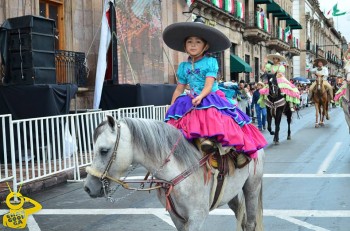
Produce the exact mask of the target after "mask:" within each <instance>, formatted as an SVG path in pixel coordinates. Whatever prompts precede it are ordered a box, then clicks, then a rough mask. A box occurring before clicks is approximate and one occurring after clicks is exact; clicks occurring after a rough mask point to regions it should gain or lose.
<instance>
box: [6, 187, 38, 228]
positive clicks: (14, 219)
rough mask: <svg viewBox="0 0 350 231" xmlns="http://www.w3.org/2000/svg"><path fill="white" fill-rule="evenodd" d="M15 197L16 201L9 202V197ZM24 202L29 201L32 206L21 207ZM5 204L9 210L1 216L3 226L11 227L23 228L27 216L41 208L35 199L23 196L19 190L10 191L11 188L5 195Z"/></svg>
mask: <svg viewBox="0 0 350 231" xmlns="http://www.w3.org/2000/svg"><path fill="white" fill-rule="evenodd" d="M9 188H10V187H9ZM19 191H20V190H19ZM15 197H16V198H17V199H18V200H19V202H18V203H15V202H13V203H12V202H11V199H12V198H15ZM25 202H28V203H31V204H32V205H34V207H30V208H23V205H24V203H25ZM6 205H7V207H9V209H10V212H8V213H6V214H5V215H4V216H3V218H2V224H3V225H4V226H5V227H9V228H13V229H23V228H25V227H26V225H27V219H28V216H29V215H31V214H33V213H36V212H38V211H39V210H40V209H41V208H42V206H41V205H40V204H39V203H38V202H36V201H35V200H32V199H30V198H29V197H25V196H23V195H22V194H21V193H20V192H12V191H11V189H10V193H9V195H7V197H6Z"/></svg>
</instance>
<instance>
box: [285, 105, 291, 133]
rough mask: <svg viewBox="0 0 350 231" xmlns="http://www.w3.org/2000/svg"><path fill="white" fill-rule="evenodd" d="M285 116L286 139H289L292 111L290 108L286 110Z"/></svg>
mask: <svg viewBox="0 0 350 231" xmlns="http://www.w3.org/2000/svg"><path fill="white" fill-rule="evenodd" d="M286 116H287V123H288V135H287V140H291V139H292V137H291V131H290V124H291V122H292V112H291V111H290V109H289V110H288V111H287V113H286Z"/></svg>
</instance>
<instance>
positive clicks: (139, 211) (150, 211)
mask: <svg viewBox="0 0 350 231" xmlns="http://www.w3.org/2000/svg"><path fill="white" fill-rule="evenodd" d="M7 212H8V210H6V209H1V210H0V215H3V214H5V213H7ZM127 214H131V215H158V214H168V212H167V211H165V208H125V209H42V210H40V211H39V212H37V213H35V215H34V216H37V215H127ZM209 215H213V216H228V215H234V213H233V211H232V210H231V209H216V210H214V211H211V212H210V213H209ZM264 216H267V217H277V216H286V217H287V216H288V217H338V218H348V217H350V210H279V209H264Z"/></svg>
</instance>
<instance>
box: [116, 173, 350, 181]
mask: <svg viewBox="0 0 350 231" xmlns="http://www.w3.org/2000/svg"><path fill="white" fill-rule="evenodd" d="M263 177H264V178H349V177H350V174H346V173H344V174H336V173H330V174H322V173H316V174H313V173H305V174H304V173H297V174H294V173H290V174H269V173H265V174H264V176H263ZM122 179H125V178H122ZM143 179H144V176H128V180H143Z"/></svg>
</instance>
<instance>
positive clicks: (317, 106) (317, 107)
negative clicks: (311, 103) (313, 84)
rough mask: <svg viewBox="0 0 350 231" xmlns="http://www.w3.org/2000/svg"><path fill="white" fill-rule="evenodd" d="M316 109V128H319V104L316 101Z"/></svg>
mask: <svg viewBox="0 0 350 231" xmlns="http://www.w3.org/2000/svg"><path fill="white" fill-rule="evenodd" d="M315 109H316V122H315V128H318V127H319V125H318V114H319V105H318V103H316V102H315Z"/></svg>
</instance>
